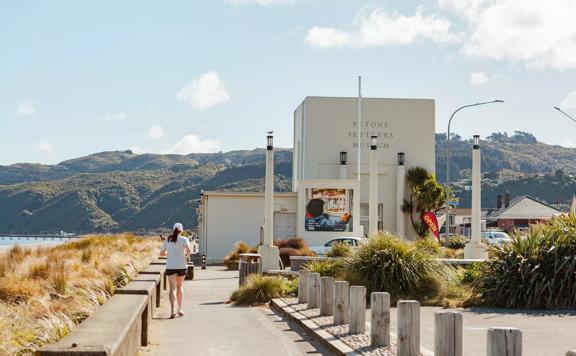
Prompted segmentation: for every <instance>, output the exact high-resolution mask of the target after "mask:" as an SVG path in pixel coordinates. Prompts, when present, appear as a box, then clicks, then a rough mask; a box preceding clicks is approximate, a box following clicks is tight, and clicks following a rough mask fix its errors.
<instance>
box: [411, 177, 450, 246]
mask: <svg viewBox="0 0 576 356" xmlns="http://www.w3.org/2000/svg"><path fill="white" fill-rule="evenodd" d="M406 182H407V183H408V186H409V190H410V196H409V198H408V199H404V204H403V205H402V211H403V212H404V213H405V214H409V216H410V222H411V223H412V227H413V228H414V231H415V232H416V234H417V235H418V236H420V237H421V238H425V237H426V236H427V235H428V233H429V229H428V225H426V223H424V221H423V220H422V218H423V217H424V214H426V213H427V212H433V213H437V212H438V210H440V209H441V208H442V207H443V206H444V203H445V201H446V198H445V196H444V194H445V193H444V187H442V185H440V184H439V183H438V182H436V177H435V176H434V175H433V174H431V173H430V172H428V170H426V168H423V167H413V168H410V169H409V170H408V171H407V172H406Z"/></svg>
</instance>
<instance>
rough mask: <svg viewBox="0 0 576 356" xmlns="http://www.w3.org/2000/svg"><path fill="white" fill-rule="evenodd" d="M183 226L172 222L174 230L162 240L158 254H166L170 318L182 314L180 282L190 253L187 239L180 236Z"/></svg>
mask: <svg viewBox="0 0 576 356" xmlns="http://www.w3.org/2000/svg"><path fill="white" fill-rule="evenodd" d="M183 230H184V228H183V227H182V224H180V223H176V224H174V232H173V233H172V235H170V236H168V239H166V240H164V241H163V242H162V249H161V251H160V256H166V255H168V257H167V258H166V275H167V276H168V282H169V283H170V294H169V297H170V308H171V311H170V319H174V318H175V317H176V316H179V317H182V316H184V312H183V311H182V283H183V282H184V277H186V272H187V271H188V262H187V257H188V256H189V255H190V252H191V250H190V244H189V242H188V239H187V238H185V237H183V236H180V234H181V233H182V231H183ZM175 299H177V300H178V313H176V312H175V311H174V302H175Z"/></svg>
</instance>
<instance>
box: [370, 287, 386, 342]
mask: <svg viewBox="0 0 576 356" xmlns="http://www.w3.org/2000/svg"><path fill="white" fill-rule="evenodd" d="M370 313H371V319H370V323H371V325H370V326H371V328H370V345H372V346H373V347H380V346H389V345H390V294H389V293H385V292H373V293H372V294H370Z"/></svg>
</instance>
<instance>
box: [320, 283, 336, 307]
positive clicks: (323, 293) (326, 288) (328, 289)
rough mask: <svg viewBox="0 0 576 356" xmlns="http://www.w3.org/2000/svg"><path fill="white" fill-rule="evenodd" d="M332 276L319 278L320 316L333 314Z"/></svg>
mask: <svg viewBox="0 0 576 356" xmlns="http://www.w3.org/2000/svg"><path fill="white" fill-rule="evenodd" d="M333 295H334V278H332V277H322V278H320V316H330V315H332V314H334V301H333V299H332V297H333Z"/></svg>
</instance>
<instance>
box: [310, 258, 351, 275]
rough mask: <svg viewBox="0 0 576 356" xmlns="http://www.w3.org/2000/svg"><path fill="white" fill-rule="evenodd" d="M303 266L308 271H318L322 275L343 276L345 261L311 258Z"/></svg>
mask: <svg viewBox="0 0 576 356" xmlns="http://www.w3.org/2000/svg"><path fill="white" fill-rule="evenodd" d="M304 268H305V269H307V270H309V271H310V272H315V273H320V276H322V277H334V278H343V276H344V269H345V262H344V261H343V260H342V259H324V260H313V261H310V262H308V263H307V264H306V265H305V266H304Z"/></svg>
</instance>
